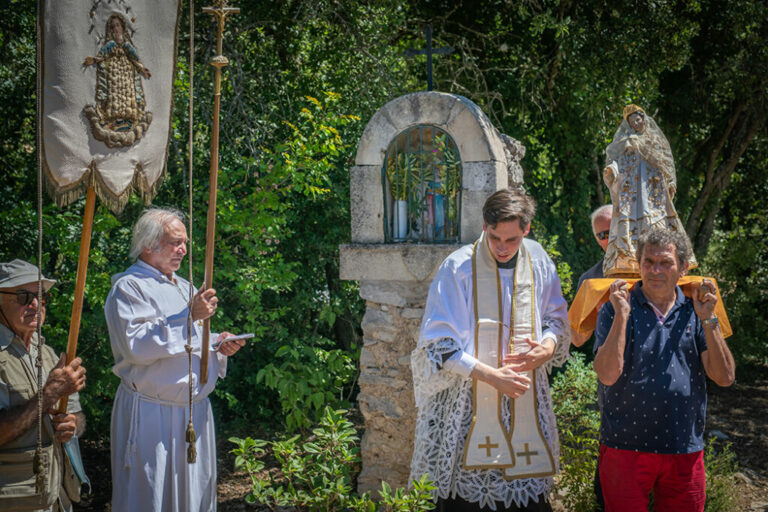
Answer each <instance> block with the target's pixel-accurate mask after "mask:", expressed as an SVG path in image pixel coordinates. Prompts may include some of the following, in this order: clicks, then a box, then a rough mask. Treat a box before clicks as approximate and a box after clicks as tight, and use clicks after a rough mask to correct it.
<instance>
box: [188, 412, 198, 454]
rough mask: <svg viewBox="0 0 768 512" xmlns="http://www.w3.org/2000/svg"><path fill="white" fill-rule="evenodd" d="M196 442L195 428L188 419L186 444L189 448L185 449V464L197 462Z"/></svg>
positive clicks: (190, 419)
mask: <svg viewBox="0 0 768 512" xmlns="http://www.w3.org/2000/svg"><path fill="white" fill-rule="evenodd" d="M196 440H197V434H195V426H194V425H192V418H189V423H187V442H188V443H189V447H188V448H187V462H189V463H190V464H191V463H193V462H195V461H196V460H197V449H196V448H195V441H196Z"/></svg>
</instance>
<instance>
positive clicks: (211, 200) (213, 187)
mask: <svg viewBox="0 0 768 512" xmlns="http://www.w3.org/2000/svg"><path fill="white" fill-rule="evenodd" d="M226 4H227V2H226V0H224V1H221V0H220V1H217V2H216V7H203V12H206V13H209V14H213V15H214V16H216V18H217V21H218V28H219V31H218V36H217V39H216V50H217V55H216V56H215V57H214V58H213V59H212V60H211V66H213V67H214V68H215V70H216V71H215V74H214V77H215V78H214V88H213V129H212V132H211V166H210V171H209V182H208V187H209V189H208V221H207V223H206V230H205V280H204V282H203V289H205V290H207V289H208V288H211V287H212V286H213V250H214V245H215V242H216V193H217V191H218V190H217V187H218V177H219V105H220V104H221V68H223V67H224V66H226V65H227V64H229V60H228V59H227V58H226V57H225V56H223V55H222V54H221V51H222V38H223V36H224V23H225V21H226V18H227V16H228V15H229V14H236V13H238V12H240V9H237V8H235V7H227V6H226ZM190 236H191V233H190ZM190 278H191V276H190ZM210 337H211V319H210V318H206V319H205V321H203V347H202V353H201V355H200V383H201V384H205V383H207V382H208V350H209V347H210V341H211V340H210Z"/></svg>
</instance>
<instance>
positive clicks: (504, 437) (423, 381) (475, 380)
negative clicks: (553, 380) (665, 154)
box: [411, 190, 569, 512]
mask: <svg viewBox="0 0 768 512" xmlns="http://www.w3.org/2000/svg"><path fill="white" fill-rule="evenodd" d="M535 210H536V203H535V201H534V200H533V198H532V197H530V196H528V195H526V194H525V193H523V192H520V191H514V190H500V191H498V192H496V193H495V194H493V195H492V196H491V197H489V198H488V200H487V201H486V202H485V205H484V206H483V221H484V222H483V233H482V235H481V236H480V239H479V240H477V242H475V243H474V244H472V245H467V246H464V247H462V248H461V249H459V250H457V251H455V252H454V253H453V254H451V255H450V256H449V257H448V258H446V260H445V261H444V262H443V263H442V265H441V266H440V269H439V270H438V273H437V276H436V277H435V280H434V281H433V282H432V286H431V287H430V290H429V296H428V298H427V304H426V308H425V312H424V319H423V321H422V324H421V331H420V335H419V341H418V346H417V348H416V349H415V350H414V351H413V353H412V355H411V367H412V370H413V378H414V392H415V395H416V406H417V408H418V419H417V421H416V434H415V442H414V454H413V460H412V461H411V479H418V478H420V477H421V475H423V474H425V473H426V474H428V475H429V478H430V479H431V480H432V481H433V482H434V483H435V485H436V486H437V489H436V491H435V493H436V499H437V504H438V507H437V510H438V511H444V512H445V511H462V512H468V511H482V510H509V511H551V510H552V508H551V505H550V503H549V499H548V494H549V491H550V489H551V487H552V483H553V480H552V476H553V475H554V474H555V473H556V471H557V467H558V466H557V464H558V452H559V446H558V437H557V425H556V423H555V416H554V413H553V411H552V401H551V398H550V393H549V382H548V379H547V372H548V371H549V370H550V369H551V368H552V366H553V365H558V366H559V365H561V364H562V363H563V362H564V361H565V359H566V358H567V356H568V352H567V350H568V343H569V341H568V339H567V336H568V334H567V325H568V323H567V305H566V302H565V300H564V299H563V297H562V293H561V289H560V279H559V277H558V275H557V269H556V268H555V265H554V264H553V263H552V260H551V259H550V258H549V256H547V253H546V252H545V251H544V249H543V248H542V247H541V245H539V244H538V243H537V242H534V241H533V240H530V239H527V238H525V236H526V235H527V234H528V231H529V230H530V224H531V220H532V218H533V215H534V213H535Z"/></svg>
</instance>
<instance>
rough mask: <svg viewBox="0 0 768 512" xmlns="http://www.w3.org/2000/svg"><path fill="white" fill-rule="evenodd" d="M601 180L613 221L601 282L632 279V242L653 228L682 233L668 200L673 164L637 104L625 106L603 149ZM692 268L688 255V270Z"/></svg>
mask: <svg viewBox="0 0 768 512" xmlns="http://www.w3.org/2000/svg"><path fill="white" fill-rule="evenodd" d="M603 181H604V182H605V184H606V186H607V187H608V189H609V190H610V192H611V202H612V203H613V217H612V219H611V231H610V237H609V239H608V248H607V249H606V251H605V259H604V261H603V275H604V276H605V277H637V276H638V275H639V266H638V261H637V240H638V238H639V237H640V235H641V234H642V233H644V232H646V231H647V230H650V229H652V228H654V227H663V228H666V229H669V230H673V231H683V225H682V223H681V222H680V218H679V217H678V216H677V211H676V210H675V206H674V204H672V198H673V197H674V196H675V191H676V190H677V180H676V177H675V162H674V160H673V159H672V150H671V149H670V147H669V142H667V138H666V137H665V136H664V134H663V133H662V132H661V130H660V129H659V127H658V126H657V125H656V122H655V121H654V120H653V118H651V117H650V116H648V115H647V114H646V113H645V111H644V110H643V109H642V108H640V107H639V106H637V105H627V106H626V107H625V108H624V115H623V119H622V121H621V124H620V125H619V129H618V130H616V134H615V135H614V136H613V141H612V142H611V143H610V144H609V145H608V147H607V148H606V149H605V169H604V170H603ZM696 266H697V263H696V259H695V257H694V256H693V254H691V260H690V261H689V262H688V268H689V269H690V268H694V267H696Z"/></svg>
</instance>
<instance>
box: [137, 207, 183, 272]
mask: <svg viewBox="0 0 768 512" xmlns="http://www.w3.org/2000/svg"><path fill="white" fill-rule="evenodd" d="M164 231H165V234H164V235H163V237H162V238H161V239H160V247H159V248H158V249H157V250H155V251H150V250H148V249H145V250H144V252H143V253H142V255H141V259H143V260H144V261H145V262H147V263H148V264H150V265H152V266H153V267H155V268H156V269H157V270H159V271H160V272H162V273H163V274H165V275H166V276H168V278H169V279H173V273H174V272H176V271H177V270H179V267H180V266H181V260H183V259H184V255H186V254H187V229H186V228H185V227H184V224H182V223H181V221H180V220H179V219H173V220H172V221H171V222H169V223H168V224H166V225H165V230H164Z"/></svg>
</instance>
